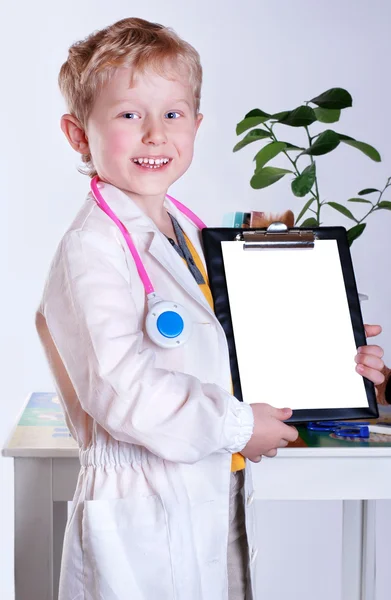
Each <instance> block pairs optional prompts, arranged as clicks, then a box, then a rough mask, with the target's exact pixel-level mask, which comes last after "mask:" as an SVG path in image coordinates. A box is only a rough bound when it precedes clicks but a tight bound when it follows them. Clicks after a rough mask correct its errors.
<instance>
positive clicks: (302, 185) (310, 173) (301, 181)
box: [291, 163, 316, 198]
mask: <svg viewBox="0 0 391 600" xmlns="http://www.w3.org/2000/svg"><path fill="white" fill-rule="evenodd" d="M315 177H316V169H315V163H312V164H311V165H309V166H308V167H306V168H305V169H304V171H303V172H302V173H301V175H299V176H298V177H296V179H294V180H293V181H292V183H291V188H292V192H293V193H294V195H295V196H297V197H298V198H303V196H306V195H307V194H308V192H310V191H311V188H312V186H313V185H314V183H315Z"/></svg>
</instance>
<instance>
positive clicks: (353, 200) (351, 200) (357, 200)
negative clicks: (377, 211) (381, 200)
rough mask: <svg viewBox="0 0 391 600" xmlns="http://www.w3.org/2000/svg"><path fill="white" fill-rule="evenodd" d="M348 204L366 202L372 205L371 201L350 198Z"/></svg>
mask: <svg viewBox="0 0 391 600" xmlns="http://www.w3.org/2000/svg"><path fill="white" fill-rule="evenodd" d="M348 202H365V204H372V202H371V201H370V200H364V198H349V200H348Z"/></svg>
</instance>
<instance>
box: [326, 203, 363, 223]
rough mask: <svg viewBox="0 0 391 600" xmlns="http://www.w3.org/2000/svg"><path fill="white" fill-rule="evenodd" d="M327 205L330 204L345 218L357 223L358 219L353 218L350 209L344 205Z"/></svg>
mask: <svg viewBox="0 0 391 600" xmlns="http://www.w3.org/2000/svg"><path fill="white" fill-rule="evenodd" d="M325 204H328V205H329V206H331V207H332V208H335V210H338V212H340V213H342V214H343V215H345V217H348V218H349V219H352V221H356V222H357V219H356V218H355V217H353V215H352V213H351V212H350V210H349V209H348V208H346V206H343V205H342V204H338V203H337V202H325Z"/></svg>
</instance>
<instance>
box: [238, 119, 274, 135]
mask: <svg viewBox="0 0 391 600" xmlns="http://www.w3.org/2000/svg"><path fill="white" fill-rule="evenodd" d="M268 118H269V117H246V118H245V119H243V121H240V123H238V124H237V125H236V135H240V134H241V133H244V132H245V131H247V129H251V128H252V127H256V125H261V124H262V123H264V122H265V121H267V120H268Z"/></svg>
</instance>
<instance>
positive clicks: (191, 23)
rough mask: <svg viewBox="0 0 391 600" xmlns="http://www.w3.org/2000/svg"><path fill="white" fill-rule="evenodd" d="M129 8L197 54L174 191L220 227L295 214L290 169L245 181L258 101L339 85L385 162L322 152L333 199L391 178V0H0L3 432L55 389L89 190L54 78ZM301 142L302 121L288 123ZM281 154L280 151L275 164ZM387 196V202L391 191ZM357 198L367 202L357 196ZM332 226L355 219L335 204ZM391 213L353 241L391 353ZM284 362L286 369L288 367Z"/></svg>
mask: <svg viewBox="0 0 391 600" xmlns="http://www.w3.org/2000/svg"><path fill="white" fill-rule="evenodd" d="M126 16H138V17H143V18H146V19H150V20H154V21H157V22H160V23H164V24H166V25H169V26H172V27H173V28H174V29H175V30H176V31H177V32H178V33H179V34H180V35H181V36H182V37H184V38H185V39H186V40H188V41H189V42H191V43H192V44H193V45H194V46H195V47H196V48H197V49H198V50H199V52H200V54H201V58H202V63H203V67H204V88H203V95H202V112H203V113H204V115H205V119H204V122H203V124H202V127H201V130H200V133H199V137H198V140H197V147H196V156H195V160H194V163H193V166H192V168H191V170H190V171H189V172H188V173H187V174H186V175H185V177H184V178H183V179H182V180H181V181H180V182H178V183H177V184H175V186H173V188H172V190H171V191H172V193H173V195H174V196H175V195H176V196H177V197H178V198H179V199H180V200H182V201H184V202H185V203H186V204H188V205H189V206H190V207H192V208H193V209H194V210H195V211H196V212H198V213H199V215H200V216H201V218H203V220H205V221H206V222H208V223H209V224H210V225H220V224H221V219H222V215H223V213H225V212H229V211H233V210H256V209H258V210H268V211H274V210H284V209H286V208H291V209H292V210H293V211H294V212H296V214H297V212H298V210H299V209H300V208H301V206H302V204H303V201H302V200H298V199H295V198H294V197H293V196H292V195H291V192H290V187H289V181H288V180H287V179H286V180H285V179H283V180H282V181H280V182H279V183H277V184H276V185H274V186H272V187H270V188H266V189H265V190H261V191H255V190H252V189H251V187H250V185H249V179H250V177H251V175H252V158H253V156H254V154H255V145H252V146H249V147H248V148H246V149H244V150H242V151H240V152H239V153H238V154H233V153H232V147H233V145H234V144H235V143H236V142H237V137H236V134H235V125H236V123H237V122H238V121H239V120H240V119H241V118H242V117H243V116H244V114H245V113H246V112H248V111H249V110H250V109H252V108H255V107H259V108H262V109H263V110H265V111H272V112H277V111H281V110H286V109H290V108H294V107H295V106H297V105H299V104H300V103H301V102H303V101H305V100H308V99H309V98H311V97H314V96H315V95H317V94H319V93H320V92H323V91H325V90H326V89H328V88H330V87H335V86H340V87H345V88H346V89H348V90H349V91H350V92H351V94H352V96H353V100H354V107H353V108H352V109H349V110H347V111H344V116H343V119H342V121H341V123H339V124H338V128H337V127H336V129H337V130H338V131H341V132H343V133H346V134H347V135H351V136H352V137H356V138H357V139H359V140H362V141H366V142H368V143H370V144H372V145H374V146H375V147H376V148H377V149H378V150H379V151H380V153H381V154H382V158H383V162H382V163H380V164H376V163H374V162H372V161H370V160H369V159H368V158H367V157H365V156H364V155H362V154H361V153H360V152H358V151H357V150H355V149H353V148H349V147H347V146H343V145H341V146H342V147H339V148H338V149H337V150H336V151H335V152H333V153H332V154H330V155H327V156H324V157H320V158H319V159H318V173H319V181H320V188H321V192H322V195H323V197H326V198H327V199H328V200H330V201H331V200H333V201H335V202H341V201H342V202H343V201H344V200H346V198H348V197H352V196H354V195H356V193H357V191H358V190H360V189H362V188H365V187H381V186H383V184H384V182H385V181H386V179H387V177H388V176H390V175H391V147H390V143H389V140H390V139H391V124H390V123H391V121H390V118H389V110H390V103H391V102H390V101H391V84H390V56H391V37H390V34H389V32H390V24H391V8H390V4H389V2H388V0H356V1H355V2H351V1H348V0H346V1H345V2H343V1H341V0H328V2H327V3H321V4H320V3H317V2H314V1H313V0H296V2H291V0H280V1H279V2H275V1H273V0H267V1H265V0H241V2H237V1H236V0H214V1H213V0H198V1H197V2H195V1H187V2H183V1H182V2H181V1H180V0H166V1H165V2H162V1H161V0H159V1H158V0H148V2H146V3H140V2H137V3H136V2H129V1H127V2H125V1H124V0H112V1H111V2H110V3H109V2H107V1H105V0H84V1H83V2H80V1H79V0H68V1H67V2H64V3H60V2H59V1H58V0H57V1H56V2H49V0H36V1H35V2H33V3H31V2H27V0H22V1H20V2H11V1H10V0H3V1H2V2H1V4H0V23H1V24H2V34H1V37H0V48H1V57H2V61H1V62H2V69H1V83H0V86H1V94H0V107H1V117H2V119H1V135H2V143H1V146H0V148H1V150H0V152H1V161H0V174H1V220H2V227H1V231H2V235H1V238H0V243H1V273H2V277H3V284H2V286H1V296H0V299H1V309H2V310H1V314H2V324H1V342H0V343H1V366H2V370H1V375H2V380H1V383H2V394H1V409H2V413H1V414H2V419H1V421H0V442H1V444H3V443H4V441H5V439H6V437H7V436H8V434H9V431H10V429H11V427H12V425H13V423H14V421H15V418H16V415H17V413H18V411H19V409H20V406H21V403H22V401H23V400H24V398H25V397H26V395H27V394H28V393H29V392H30V391H34V390H35V391H50V390H52V389H53V386H52V382H51V378H50V374H49V372H48V369H47V367H46V364H45V361H44V357H43V353H42V351H41V348H40V345H39V342H38V339H37V336H36V333H35V329H34V312H35V309H36V307H37V304H38V302H39V299H40V295H41V291H42V286H43V283H44V279H45V277H46V273H47V269H48V267H49V263H50V260H51V257H52V256H53V253H54V251H55V248H56V245H57V244H58V242H59V239H60V237H61V235H62V233H63V232H64V231H65V229H66V228H67V227H68V225H69V223H70V222H71V220H72V219H73V216H74V215H75V213H76V211H77V210H78V207H79V206H80V204H81V202H82V201H83V198H84V195H85V193H86V191H87V186H88V180H87V178H86V177H83V176H82V175H80V174H78V173H77V171H76V165H77V157H76V156H75V155H74V153H73V151H72V150H71V149H70V147H68V145H67V142H66V140H65V138H64V137H63V134H62V133H61V131H60V128H59V120H60V117H61V114H62V111H63V104H62V99H61V97H60V94H59V92H58V90H57V74H58V71H59V68H60V66H61V64H62V62H63V61H64V60H65V58H66V54H67V48H68V46H69V45H70V44H71V43H72V42H74V41H76V40H78V39H80V38H82V37H84V36H86V35H87V34H89V33H90V32H91V31H93V30H94V29H98V28H101V27H103V26H106V25H108V24H110V23H112V22H114V21H116V20H118V19H120V18H124V17H126ZM289 133H292V137H291V139H292V141H293V140H295V141H298V138H297V134H298V131H296V130H292V132H290V131H289ZM274 162H275V161H274ZM385 199H388V200H391V192H390V194H389V196H388V197H386V198H385ZM355 206H359V205H355ZM324 220H325V223H327V224H330V225H331V224H342V225H346V226H350V225H351V222H350V223H349V222H348V220H347V219H345V218H344V217H342V215H337V213H335V212H334V211H332V210H331V209H329V212H326V211H325V213H324ZM390 231H391V212H386V211H382V212H379V213H378V214H376V215H374V216H372V217H371V218H370V219H369V221H368V226H367V231H366V232H365V233H364V235H363V237H362V238H360V239H359V240H358V241H356V242H355V243H354V245H353V260H354V266H355V271H356V277H357V281H358V287H359V291H361V292H364V293H366V294H368V295H369V297H370V300H369V302H367V303H365V304H364V306H363V309H364V316H365V319H366V320H367V321H368V322H372V323H376V322H380V323H381V324H382V325H383V328H384V333H383V334H382V336H381V338H380V342H381V343H382V344H383V346H384V348H385V350H386V359H387V360H388V363H390V362H391V319H390V310H389V304H390V292H391V283H390V271H391V269H390V267H391V260H390V255H391V236H390V235H389V233H390ZM281 369H282V370H283V369H284V365H281ZM0 471H1V503H2V505H1V513H0V514H1V535H0V553H1V554H0V565H1V574H0V592H1V597H2V599H4V600H11V599H12V597H13V556H12V553H13V546H12V544H13V511H12V504H13V476H12V461H11V460H10V459H1V460H0Z"/></svg>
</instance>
